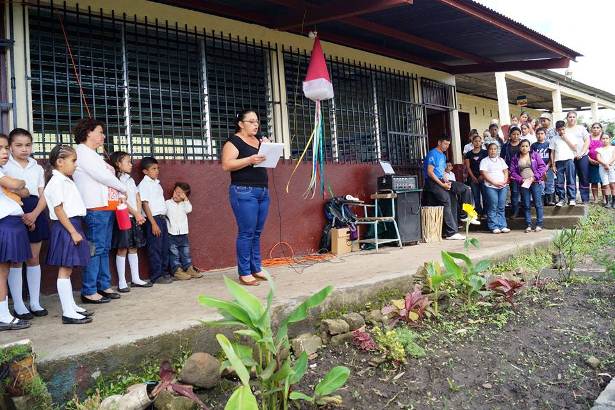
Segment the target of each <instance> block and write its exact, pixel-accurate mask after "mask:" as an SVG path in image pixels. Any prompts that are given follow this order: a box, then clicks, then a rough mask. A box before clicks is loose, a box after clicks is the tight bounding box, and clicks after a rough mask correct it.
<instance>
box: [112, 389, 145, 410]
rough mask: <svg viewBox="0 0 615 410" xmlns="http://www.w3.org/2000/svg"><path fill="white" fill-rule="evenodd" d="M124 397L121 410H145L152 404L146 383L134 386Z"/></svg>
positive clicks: (127, 390)
mask: <svg viewBox="0 0 615 410" xmlns="http://www.w3.org/2000/svg"><path fill="white" fill-rule="evenodd" d="M126 392H127V393H126V394H125V395H123V396H122V400H121V403H120V408H119V410H145V409H146V408H149V406H150V405H151V404H152V401H151V400H150V398H149V396H148V394H147V386H146V385H145V383H139V384H133V385H132V386H130V387H128V388H127V389H126Z"/></svg>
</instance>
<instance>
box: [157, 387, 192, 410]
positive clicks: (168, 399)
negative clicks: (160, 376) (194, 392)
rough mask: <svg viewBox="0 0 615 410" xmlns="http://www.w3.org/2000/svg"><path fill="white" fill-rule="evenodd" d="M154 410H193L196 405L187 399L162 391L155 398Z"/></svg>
mask: <svg viewBox="0 0 615 410" xmlns="http://www.w3.org/2000/svg"><path fill="white" fill-rule="evenodd" d="M154 408H155V409H156V410H195V409H196V408H197V404H196V403H195V402H193V401H192V400H190V399H189V398H187V397H180V396H175V395H173V394H172V393H170V392H168V391H166V390H164V391H162V392H160V394H158V397H156V400H155V401H154Z"/></svg>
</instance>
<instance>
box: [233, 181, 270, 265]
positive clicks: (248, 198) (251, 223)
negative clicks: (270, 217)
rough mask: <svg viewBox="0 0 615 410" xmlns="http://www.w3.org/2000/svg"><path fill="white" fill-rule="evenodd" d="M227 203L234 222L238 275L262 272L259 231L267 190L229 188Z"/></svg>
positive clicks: (267, 201) (263, 218)
mask: <svg viewBox="0 0 615 410" xmlns="http://www.w3.org/2000/svg"><path fill="white" fill-rule="evenodd" d="M229 201H230V202H231V208H233V213H234V214H235V220H236V221H237V231H238V232H237V241H236V252H237V269H238V271H239V275H240V276H245V275H251V274H253V273H258V272H260V271H261V232H262V231H263V226H265V221H266V220H267V213H268V212H269V190H268V189H267V188H262V187H250V186H238V185H231V186H230V187H229Z"/></svg>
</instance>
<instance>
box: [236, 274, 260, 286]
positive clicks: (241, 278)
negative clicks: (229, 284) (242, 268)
mask: <svg viewBox="0 0 615 410" xmlns="http://www.w3.org/2000/svg"><path fill="white" fill-rule="evenodd" d="M239 283H241V284H242V285H244V286H258V285H260V282H259V281H258V280H251V281H248V280H244V279H243V276H240V277H239Z"/></svg>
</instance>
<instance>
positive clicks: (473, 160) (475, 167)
mask: <svg viewBox="0 0 615 410" xmlns="http://www.w3.org/2000/svg"><path fill="white" fill-rule="evenodd" d="M488 156H489V155H488V154H487V150H484V149H481V150H480V151H479V152H478V153H475V152H474V150H472V151H468V152H466V154H465V159H469V160H470V169H471V170H472V173H473V174H474V176H475V177H476V178H478V177H479V176H480V162H481V161H482V160H483V158H486V157H488Z"/></svg>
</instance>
